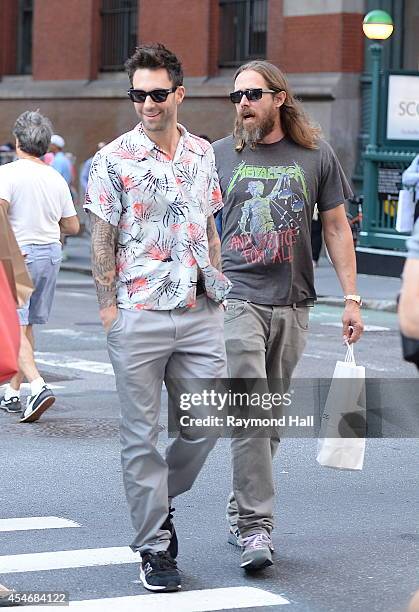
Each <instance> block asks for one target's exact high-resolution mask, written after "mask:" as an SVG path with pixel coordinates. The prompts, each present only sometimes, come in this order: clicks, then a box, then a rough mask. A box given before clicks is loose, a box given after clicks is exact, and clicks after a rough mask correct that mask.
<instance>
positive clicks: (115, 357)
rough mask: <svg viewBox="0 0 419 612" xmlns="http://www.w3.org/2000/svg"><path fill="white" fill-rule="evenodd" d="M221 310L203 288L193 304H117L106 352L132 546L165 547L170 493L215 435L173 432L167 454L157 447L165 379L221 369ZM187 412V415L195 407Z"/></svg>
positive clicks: (186, 484) (183, 485)
mask: <svg viewBox="0 0 419 612" xmlns="http://www.w3.org/2000/svg"><path fill="white" fill-rule="evenodd" d="M223 323H224V316H223V309H222V307H221V306H218V305H217V304H216V303H215V302H213V301H212V300H209V299H207V298H206V296H205V295H202V296H199V297H198V300H197V305H196V307H195V308H191V309H188V308H180V309H175V310H170V311H161V310H124V309H120V310H119V315H118V318H117V319H116V321H115V323H113V325H112V326H111V328H110V330H109V333H108V351H109V356H110V359H111V362H112V366H113V369H114V372H115V378H116V386H117V390H118V394H119V399H120V402H121V458H122V470H123V479H124V485H125V492H126V496H127V501H128V505H129V508H130V512H131V519H132V524H133V526H134V529H135V532H136V536H135V539H134V541H133V543H132V545H131V548H132V549H133V550H134V551H137V550H139V551H140V552H141V551H143V552H144V551H145V550H151V551H154V552H157V551H162V550H167V547H168V545H169V535H170V534H169V532H168V531H166V530H162V529H160V527H161V525H162V523H163V522H164V520H165V518H166V517H167V514H168V499H169V497H170V498H172V497H176V495H179V494H180V493H183V492H184V491H188V490H189V489H190V488H191V487H192V484H193V482H194V480H195V478H196V477H197V476H198V474H199V471H200V469H201V467H202V466H203V464H204V462H205V459H206V457H207V455H208V453H209V452H210V450H211V449H212V448H213V446H214V444H215V442H216V438H215V437H213V438H204V437H202V434H201V437H193V436H192V437H191V436H187V437H186V436H185V437H183V436H182V435H181V434H179V435H178V436H177V438H175V439H174V440H173V442H172V443H171V444H170V446H169V447H168V448H167V451H166V458H164V457H162V456H161V455H160V453H159V452H158V450H157V448H156V444H157V438H158V431H159V429H158V422H159V415H160V396H161V390H162V384H163V381H166V386H167V390H168V393H169V395H170V393H171V380H174V379H197V378H217V377H219V378H224V377H226V376H227V371H226V358H225V346H224V338H223ZM189 414H190V415H191V416H193V411H192V410H190V411H189Z"/></svg>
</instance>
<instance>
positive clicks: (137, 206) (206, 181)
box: [85, 123, 231, 310]
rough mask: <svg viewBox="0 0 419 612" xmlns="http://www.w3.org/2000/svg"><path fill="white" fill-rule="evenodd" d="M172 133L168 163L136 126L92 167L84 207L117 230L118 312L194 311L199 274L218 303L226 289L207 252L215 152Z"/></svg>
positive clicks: (215, 195) (215, 206)
mask: <svg viewBox="0 0 419 612" xmlns="http://www.w3.org/2000/svg"><path fill="white" fill-rule="evenodd" d="M178 128H179V130H180V132H181V137H180V140H179V144H178V147H177V150H176V153H175V156H174V158H173V159H171V158H170V157H169V156H168V155H167V154H166V153H164V152H163V151H162V150H161V149H159V147H158V146H157V145H156V144H155V143H154V142H153V141H152V140H150V139H149V138H148V136H147V135H146V134H145V132H144V130H143V126H142V124H141V123H139V124H138V125H137V126H136V127H135V128H134V129H133V130H131V131H130V132H127V133H126V134H123V135H122V136H120V137H119V138H117V139H116V140H114V141H113V142H111V143H110V144H108V145H106V146H105V147H103V149H101V150H100V151H98V152H97V153H96V155H95V157H94V159H93V162H92V167H91V170H90V175H89V183H88V187H87V193H86V202H85V208H86V209H87V210H89V211H91V212H93V213H94V214H95V215H97V216H98V217H100V218H101V219H103V220H104V221H106V222H107V223H110V224H112V225H114V226H117V227H118V244H117V251H116V268H117V305H118V307H120V308H128V309H151V310H172V309H174V308H183V307H192V306H194V305H195V303H196V282H197V275H198V268H199V269H200V270H201V271H202V275H201V276H202V278H203V282H204V286H205V291H206V293H207V295H208V297H210V298H211V299H213V300H214V301H216V302H222V301H223V300H224V299H225V297H226V295H227V293H228V291H229V290H230V288H231V283H230V281H229V280H228V279H227V278H226V277H225V276H224V275H223V274H222V273H221V272H219V271H218V270H217V269H216V268H214V267H213V266H212V265H211V263H210V259H209V254H208V238H207V217H209V215H212V214H213V213H215V212H216V211H217V210H219V209H220V208H221V207H222V206H223V202H222V198H221V191H220V186H219V183H218V176H217V172H216V169H215V161H214V152H213V149H212V147H211V145H210V144H209V143H208V142H207V141H206V140H203V139H202V138H198V137H197V136H193V135H192V134H189V133H188V132H187V131H186V129H185V128H184V127H183V126H181V125H178Z"/></svg>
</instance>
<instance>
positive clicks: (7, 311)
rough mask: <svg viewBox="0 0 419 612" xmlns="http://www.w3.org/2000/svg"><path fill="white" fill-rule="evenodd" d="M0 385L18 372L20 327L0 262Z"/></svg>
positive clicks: (14, 304)
mask: <svg viewBox="0 0 419 612" xmlns="http://www.w3.org/2000/svg"><path fill="white" fill-rule="evenodd" d="M0 339H1V340H0V342H1V348H0V383H1V382H4V381H6V380H10V379H11V378H12V376H14V375H15V374H16V372H17V371H18V369H19V367H18V361H17V360H18V355H19V344H20V325H19V318H18V316H17V312H16V302H15V299H14V297H13V294H12V291H11V289H10V285H9V281H8V278H7V276H6V272H5V271H4V267H3V265H2V263H1V262H0Z"/></svg>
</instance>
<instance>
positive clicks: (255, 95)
mask: <svg viewBox="0 0 419 612" xmlns="http://www.w3.org/2000/svg"><path fill="white" fill-rule="evenodd" d="M264 93H278V92H277V91H273V89H262V88H257V89H238V90H237V91H232V92H231V94H230V100H231V101H232V102H233V104H240V102H241V99H242V98H243V96H246V98H247V99H248V100H249V102H254V101H255V100H260V99H261V98H262V95H263V94H264Z"/></svg>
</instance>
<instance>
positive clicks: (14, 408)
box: [0, 396, 22, 414]
mask: <svg viewBox="0 0 419 612" xmlns="http://www.w3.org/2000/svg"><path fill="white" fill-rule="evenodd" d="M0 408H2V409H3V410H6V412H11V413H12V414H17V413H19V412H22V404H21V403H20V399H19V398H18V397H17V396H13V397H11V398H10V399H8V400H7V399H4V397H3V398H2V399H1V400H0Z"/></svg>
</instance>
